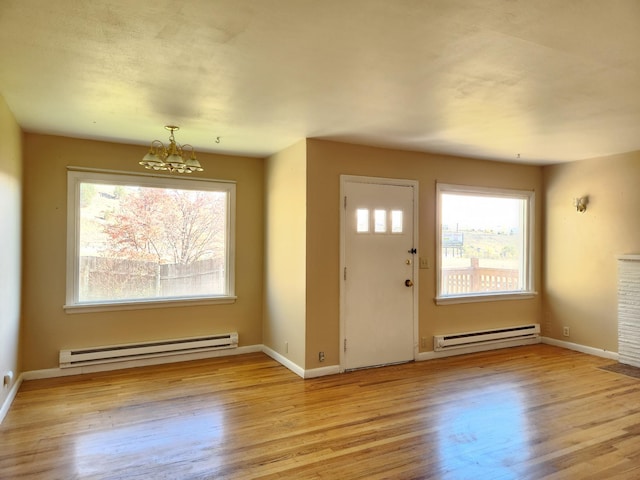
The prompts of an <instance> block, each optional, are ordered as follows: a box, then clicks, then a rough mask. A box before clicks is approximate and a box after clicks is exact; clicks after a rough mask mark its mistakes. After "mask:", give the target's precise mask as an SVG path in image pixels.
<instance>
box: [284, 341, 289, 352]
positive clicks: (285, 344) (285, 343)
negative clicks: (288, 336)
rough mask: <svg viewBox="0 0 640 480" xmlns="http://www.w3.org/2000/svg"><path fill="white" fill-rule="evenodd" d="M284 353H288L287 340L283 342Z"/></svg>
mask: <svg viewBox="0 0 640 480" xmlns="http://www.w3.org/2000/svg"><path fill="white" fill-rule="evenodd" d="M284 353H289V342H284Z"/></svg>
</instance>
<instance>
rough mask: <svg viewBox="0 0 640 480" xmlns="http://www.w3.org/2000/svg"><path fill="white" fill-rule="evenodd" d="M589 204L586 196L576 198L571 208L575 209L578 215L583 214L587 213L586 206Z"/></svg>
mask: <svg viewBox="0 0 640 480" xmlns="http://www.w3.org/2000/svg"><path fill="white" fill-rule="evenodd" d="M588 203H589V197H588V196H586V195H585V196H584V197H577V198H576V199H575V200H574V201H573V206H574V207H576V210H577V211H578V212H580V213H584V212H586V211H587V204H588Z"/></svg>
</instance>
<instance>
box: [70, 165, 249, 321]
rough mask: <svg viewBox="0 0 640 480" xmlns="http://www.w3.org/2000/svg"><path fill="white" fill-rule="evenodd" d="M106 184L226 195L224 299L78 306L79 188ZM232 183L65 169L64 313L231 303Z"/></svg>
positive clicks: (107, 302)
mask: <svg viewBox="0 0 640 480" xmlns="http://www.w3.org/2000/svg"><path fill="white" fill-rule="evenodd" d="M91 181H95V182H99V183H109V184H112V185H136V186H145V187H157V188H176V189H181V190H216V191H225V192H227V193H228V200H229V203H228V208H227V222H226V227H227V232H226V235H227V249H226V251H227V257H226V259H225V272H226V278H225V280H226V291H227V293H226V295H211V296H202V297H188V298H187V297H184V298H181V297H176V298H160V299H155V298H154V299H141V300H114V301H100V302H80V301H78V294H79V283H78V281H79V278H78V277H79V256H78V254H79V247H80V246H79V235H78V234H79V231H80V228H79V227H80V209H79V206H80V184H81V183H82V182H91ZM235 210H236V184H235V182H228V181H221V180H209V179H200V178H198V179H191V178H189V179H187V178H176V177H168V176H163V175H154V174H146V173H140V174H134V173H130V172H118V171H112V170H100V169H88V168H80V167H67V278H66V303H65V305H64V310H65V311H66V312H67V313H83V312H91V311H110V310H137V309H148V308H162V307H179V306H190V305H207V304H220V303H234V302H235V300H236V298H237V297H236V295H235V216H236V214H235Z"/></svg>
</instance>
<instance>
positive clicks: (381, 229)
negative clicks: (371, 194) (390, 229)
mask: <svg viewBox="0 0 640 480" xmlns="http://www.w3.org/2000/svg"><path fill="white" fill-rule="evenodd" d="M373 218H374V220H375V226H374V232H376V233H385V232H386V231H387V211H386V210H375V211H374V214H373Z"/></svg>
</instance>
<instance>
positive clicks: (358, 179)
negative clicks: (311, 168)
mask: <svg viewBox="0 0 640 480" xmlns="http://www.w3.org/2000/svg"><path fill="white" fill-rule="evenodd" d="M347 183H373V184H377V185H397V186H403V187H412V188H413V245H414V246H415V248H416V249H418V218H419V217H418V203H419V202H418V199H419V194H418V193H419V192H418V185H419V182H418V181H417V180H405V179H399V178H383V177H363V176H358V175H340V279H339V281H340V345H339V347H340V372H341V373H342V372H344V371H345V356H344V341H345V331H346V330H345V284H344V271H345V265H346V262H345V253H346V236H345V235H346V229H345V221H346V219H345V211H346V209H345V205H344V197H345V185H346V184H347ZM419 255H420V250H419V249H418V253H417V254H416V255H415V257H414V262H413V284H414V286H413V359H414V360H416V359H417V358H418V351H419V341H418V318H419V316H418V299H419V298H420V295H419V282H418V277H419V275H418V274H419V269H418V266H419V263H420V261H419Z"/></svg>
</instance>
